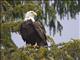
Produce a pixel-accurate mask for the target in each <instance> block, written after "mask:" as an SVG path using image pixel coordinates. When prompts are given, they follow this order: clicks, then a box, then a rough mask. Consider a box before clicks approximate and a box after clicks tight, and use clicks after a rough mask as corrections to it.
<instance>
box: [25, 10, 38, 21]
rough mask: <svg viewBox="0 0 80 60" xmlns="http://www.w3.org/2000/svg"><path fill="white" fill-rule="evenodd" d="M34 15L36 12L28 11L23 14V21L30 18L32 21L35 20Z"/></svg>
mask: <svg viewBox="0 0 80 60" xmlns="http://www.w3.org/2000/svg"><path fill="white" fill-rule="evenodd" d="M35 16H37V13H36V12H34V11H28V12H27V13H26V14H25V17H24V21H27V20H29V19H31V20H32V22H35V19H34V17H35Z"/></svg>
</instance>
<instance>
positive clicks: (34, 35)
mask: <svg viewBox="0 0 80 60" xmlns="http://www.w3.org/2000/svg"><path fill="white" fill-rule="evenodd" d="M20 34H21V36H22V38H23V40H24V41H26V44H31V45H34V44H35V43H37V45H38V46H46V45H47V41H46V40H47V38H46V31H45V29H44V26H43V25H42V24H41V23H40V22H38V21H36V22H32V21H31V20H28V21H25V22H23V23H22V24H21V26H20Z"/></svg>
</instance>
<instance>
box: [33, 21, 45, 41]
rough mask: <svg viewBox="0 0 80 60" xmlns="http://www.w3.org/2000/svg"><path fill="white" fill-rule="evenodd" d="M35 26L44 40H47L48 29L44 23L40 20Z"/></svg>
mask: <svg viewBox="0 0 80 60" xmlns="http://www.w3.org/2000/svg"><path fill="white" fill-rule="evenodd" d="M33 26H34V28H35V30H36V32H37V33H38V35H39V36H40V38H41V39H42V40H46V31H45V28H44V26H43V24H42V23H41V22H39V21H36V22H34V23H33Z"/></svg>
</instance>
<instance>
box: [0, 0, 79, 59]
mask: <svg viewBox="0 0 80 60" xmlns="http://www.w3.org/2000/svg"><path fill="white" fill-rule="evenodd" d="M76 1H77V2H76ZM41 3H42V2H41V0H39V1H37V4H36V3H35V2H34V1H33V0H30V1H27V0H25V1H22V0H17V1H16V0H1V1H0V8H1V9H0V11H1V13H0V28H1V29H0V34H1V36H0V55H1V60H79V59H80V39H71V41H69V42H67V43H61V44H55V42H53V44H52V45H51V47H50V50H48V48H44V47H41V48H39V49H36V48H32V47H31V46H27V47H25V48H24V47H23V48H17V46H16V45H15V44H14V43H13V41H12V40H11V35H10V32H17V31H19V27H20V24H21V23H22V22H23V21H22V20H23V18H24V13H26V12H27V11H29V10H34V11H36V12H37V13H38V16H37V17H38V19H39V20H40V21H42V19H44V20H45V24H47V21H49V22H48V24H49V25H50V27H54V25H53V23H55V22H54V21H55V19H56V16H55V15H56V13H58V14H59V15H60V17H61V18H63V17H64V16H65V15H67V16H68V15H69V16H70V17H72V18H75V16H76V14H79V12H80V1H79V0H54V4H52V5H51V6H50V5H49V0H44V4H45V12H46V13H45V16H44V15H43V11H42V8H41ZM66 6H67V7H66ZM47 14H48V15H49V20H47V19H46V18H47ZM48 39H50V40H51V39H52V38H50V37H49V36H48ZM51 42H52V41H51Z"/></svg>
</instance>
